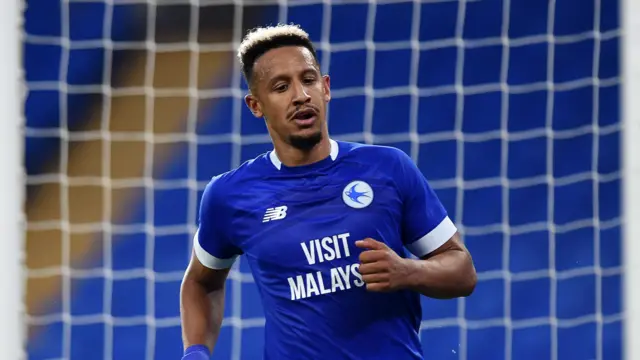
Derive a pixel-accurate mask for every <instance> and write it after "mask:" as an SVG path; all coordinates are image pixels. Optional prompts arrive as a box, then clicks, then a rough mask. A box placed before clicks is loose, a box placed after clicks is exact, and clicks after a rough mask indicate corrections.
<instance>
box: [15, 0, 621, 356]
mask: <svg viewBox="0 0 640 360" xmlns="http://www.w3.org/2000/svg"><path fill="white" fill-rule="evenodd" d="M25 18H26V22H25V30H24V38H23V41H24V51H25V58H24V67H25V81H26V84H25V85H26V87H27V89H28V91H29V92H28V97H27V100H26V104H25V111H26V128H25V136H26V138H25V140H26V169H27V190H28V194H27V195H28V204H27V210H26V214H27V230H26V260H25V266H26V267H27V268H28V271H27V274H26V277H27V279H26V281H27V293H26V299H25V301H26V306H27V311H28V317H27V324H28V329H29V334H28V335H29V338H28V346H27V347H28V348H27V352H28V355H29V358H30V359H89V358H91V359H96V358H103V359H149V360H151V359H158V360H162V359H178V358H180V356H181V353H182V347H181V334H180V331H181V329H180V320H179V298H178V293H179V287H180V281H181V279H182V275H183V273H184V269H185V267H186V264H187V261H188V257H189V254H190V251H191V238H192V236H193V234H194V232H195V229H196V223H197V221H196V220H197V209H198V203H199V198H200V196H201V194H202V190H203V188H204V186H205V184H206V183H207V181H208V180H209V179H210V178H211V177H212V176H213V175H216V174H219V173H222V172H224V171H227V170H229V169H232V168H234V167H236V166H238V165H239V164H240V163H241V162H243V161H244V160H247V159H249V158H252V157H254V156H256V155H257V154H259V153H262V152H264V151H267V150H269V149H270V148H271V144H270V141H269V138H268V136H267V133H266V130H265V126H264V123H263V122H262V121H260V120H256V119H254V118H253V117H252V116H251V114H250V113H249V111H248V110H247V109H246V107H245V106H244V103H243V95H244V94H245V91H246V85H245V84H244V83H243V81H242V79H241V76H240V71H239V68H238V64H237V63H236V62H235V59H234V50H235V49H236V48H237V46H238V44H239V41H240V40H241V38H242V36H243V34H244V32H245V31H246V30H247V29H248V28H251V27H254V26H257V25H266V24H276V23H278V22H287V23H289V22H293V23H297V24H300V25H301V26H302V27H303V28H304V29H305V30H307V31H308V32H309V33H310V35H311V37H312V40H313V41H314V42H315V43H316V44H317V47H318V49H319V53H320V59H321V66H322V69H323V71H324V72H328V73H329V74H330V75H331V76H332V88H333V99H332V101H331V104H330V116H329V117H330V119H329V127H330V133H331V135H332V137H334V138H335V139H339V140H349V141H358V142H366V143H374V144H385V145H391V146H395V147H398V148H400V149H402V150H404V151H405V152H407V153H408V154H410V155H411V156H412V158H413V159H414V160H415V161H416V163H417V164H418V166H419V167H420V169H421V170H422V171H423V172H424V174H425V175H426V176H427V178H428V179H429V180H430V182H431V184H432V185H433V187H434V188H435V189H436V191H437V193H438V195H439V196H440V198H441V199H442V201H443V202H444V205H445V206H446V208H447V209H448V210H449V212H450V214H451V216H452V218H453V219H454V221H455V222H456V224H457V225H458V226H459V227H460V229H461V232H462V234H463V237H464V241H465V243H466V244H467V246H468V247H469V249H470V251H471V252H472V254H473V256H474V259H475V264H476V268H477V271H478V273H479V282H478V286H477V289H476V292H475V293H474V294H473V295H472V296H471V297H469V298H466V299H460V300H450V301H442V300H431V299H427V298H424V299H423V312H424V319H423V322H422V330H421V338H422V341H423V347H424V353H425V356H426V357H427V358H429V359H431V358H433V359H491V360H496V359H517V360H527V359H532V360H533V359H535V360H539V359H552V360H556V359H620V358H621V357H622V300H621V294H622V280H621V220H620V216H621V213H620V188H621V176H620V160H619V159H620V156H619V155H620V154H619V152H620V146H619V143H620V131H621V126H620V114H619V96H618V93H619V90H620V89H619V85H620V78H619V65H618V63H619V55H618V54H619V46H620V45H619V42H620V29H619V22H618V2H617V1H614V0H611V1H602V0H594V1H584V0H580V1H578V0H573V1H571V0H563V1H528V2H521V1H510V0H502V1H489V0H478V1H463V0H461V1H453V0H439V1H391V0H388V1H382V0H380V1H373V0H371V1H365V0H352V1H349V0H342V1H333V2H332V1H329V0H326V1H321V0H315V1H313V0H297V1H286V0H282V1H272V0H260V1H241V0H237V1H231V0H228V1H223V0H220V1H214V0H201V1H197V0H193V1H186V0H184V1H181V0H166V1H160V0H156V1H150V0H149V1H144V0H127V1H113V0H91V1H89V0H86V1H83V0H73V1H71V0H65V1H41V2H32V3H30V4H29V6H28V8H27V10H26V13H25ZM226 301H227V306H226V308H225V316H224V324H223V328H222V331H221V334H220V338H219V340H218V344H217V346H216V349H215V354H214V358H215V359H234V360H237V359H259V358H261V354H262V349H263V345H264V344H263V336H264V316H263V309H262V306H261V302H260V298H259V294H258V291H257V288H256V286H255V284H254V282H253V279H252V276H251V274H250V271H249V269H248V267H247V265H246V262H245V261H244V260H243V259H242V258H241V259H240V260H239V262H238V263H237V264H236V267H235V268H234V269H233V271H232V272H231V275H230V278H229V280H228V292H227V299H226Z"/></svg>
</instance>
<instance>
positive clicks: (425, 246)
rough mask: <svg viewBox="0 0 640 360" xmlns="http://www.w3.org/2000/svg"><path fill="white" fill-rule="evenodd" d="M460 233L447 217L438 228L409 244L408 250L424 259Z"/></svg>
mask: <svg viewBox="0 0 640 360" xmlns="http://www.w3.org/2000/svg"><path fill="white" fill-rule="evenodd" d="M456 231H458V229H457V228H456V226H455V225H454V224H453V221H451V219H450V218H449V217H448V216H447V217H445V218H444V219H443V220H442V221H441V222H440V224H438V226H436V227H435V228H434V229H433V230H431V231H430V232H429V233H428V234H426V235H425V236H423V237H421V238H420V239H418V240H416V241H414V242H412V243H411V244H408V245H407V246H406V247H407V249H408V250H409V251H410V252H411V253H412V254H413V255H415V256H417V257H419V258H420V257H423V256H425V255H427V254H429V253H431V252H432V251H434V250H436V249H438V248H439V247H440V246H442V244H444V243H446V242H447V241H448V240H449V239H451V237H452V236H453V235H454V234H455V233H456Z"/></svg>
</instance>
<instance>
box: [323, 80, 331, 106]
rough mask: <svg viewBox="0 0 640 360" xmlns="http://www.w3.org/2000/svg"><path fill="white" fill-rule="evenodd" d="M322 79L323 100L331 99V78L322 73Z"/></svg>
mask: <svg viewBox="0 0 640 360" xmlns="http://www.w3.org/2000/svg"><path fill="white" fill-rule="evenodd" d="M322 80H323V85H324V101H325V102H329V101H330V100H331V79H330V78H329V75H323V76H322Z"/></svg>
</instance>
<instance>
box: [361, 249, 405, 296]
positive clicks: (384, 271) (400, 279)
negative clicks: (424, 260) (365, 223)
mask: <svg viewBox="0 0 640 360" xmlns="http://www.w3.org/2000/svg"><path fill="white" fill-rule="evenodd" d="M356 246H357V247H359V248H361V249H365V251H363V252H362V253H360V268H359V271H360V274H361V275H362V280H363V281H364V283H365V284H366V286H367V290H369V291H376V292H389V291H395V290H399V289H401V288H402V287H403V283H404V279H406V277H407V275H408V267H407V263H406V259H403V258H401V257H400V256H399V255H398V254H397V253H396V252H395V251H393V250H392V249H391V248H389V247H388V246H387V245H386V244H385V243H383V242H380V241H377V240H374V239H371V238H366V239H364V240H358V241H356Z"/></svg>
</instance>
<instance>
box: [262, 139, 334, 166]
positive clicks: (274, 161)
mask: <svg viewBox="0 0 640 360" xmlns="http://www.w3.org/2000/svg"><path fill="white" fill-rule="evenodd" d="M329 143H330V144H331V153H329V156H331V160H335V159H336V158H337V157H338V151H339V150H340V147H339V146H338V143H337V142H336V141H335V140H333V139H329ZM269 160H271V163H272V164H273V166H275V167H276V169H278V170H280V169H281V168H282V161H280V159H279V158H278V155H277V154H276V150H275V149H273V150H272V151H271V153H269Z"/></svg>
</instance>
